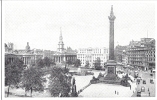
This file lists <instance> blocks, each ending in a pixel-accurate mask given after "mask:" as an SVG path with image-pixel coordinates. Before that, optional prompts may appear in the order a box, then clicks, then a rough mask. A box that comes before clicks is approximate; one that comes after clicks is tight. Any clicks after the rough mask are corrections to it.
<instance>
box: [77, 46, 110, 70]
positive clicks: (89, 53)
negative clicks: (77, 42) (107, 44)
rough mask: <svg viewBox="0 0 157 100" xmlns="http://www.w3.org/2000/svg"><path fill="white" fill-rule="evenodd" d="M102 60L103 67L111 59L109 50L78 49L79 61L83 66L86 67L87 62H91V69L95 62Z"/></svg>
mask: <svg viewBox="0 0 157 100" xmlns="http://www.w3.org/2000/svg"><path fill="white" fill-rule="evenodd" d="M98 57H99V58H100V60H101V66H104V63H105V62H107V60H108V59H109V52H108V49H107V48H80V49H78V53H77V59H80V61H81V66H85V65H86V61H89V64H90V67H93V66H94V62H95V60H96V59H97V58H98Z"/></svg>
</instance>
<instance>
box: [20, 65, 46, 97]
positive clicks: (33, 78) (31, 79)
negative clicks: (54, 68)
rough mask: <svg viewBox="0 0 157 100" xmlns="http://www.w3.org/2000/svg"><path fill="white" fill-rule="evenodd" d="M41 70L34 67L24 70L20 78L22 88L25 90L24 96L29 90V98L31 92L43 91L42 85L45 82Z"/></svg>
mask: <svg viewBox="0 0 157 100" xmlns="http://www.w3.org/2000/svg"><path fill="white" fill-rule="evenodd" d="M41 71H42V70H40V69H38V68H36V67H32V66H31V67H29V68H28V69H26V70H24V73H23V76H22V79H21V80H22V87H23V88H25V95H26V91H29V90H31V96H32V92H33V90H34V91H43V90H44V86H43V83H44V82H45V81H46V80H45V79H44V78H42V77H43V73H42V72H41Z"/></svg>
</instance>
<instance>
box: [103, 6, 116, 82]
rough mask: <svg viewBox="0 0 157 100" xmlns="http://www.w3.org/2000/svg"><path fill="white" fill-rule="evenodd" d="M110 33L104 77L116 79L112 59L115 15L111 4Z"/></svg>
mask: <svg viewBox="0 0 157 100" xmlns="http://www.w3.org/2000/svg"><path fill="white" fill-rule="evenodd" d="M108 18H109V21H110V33H109V60H108V61H107V75H106V77H105V79H107V80H112V79H116V62H115V61H114V20H115V19H116V17H115V16H114V13H113V6H111V12H110V16H108Z"/></svg>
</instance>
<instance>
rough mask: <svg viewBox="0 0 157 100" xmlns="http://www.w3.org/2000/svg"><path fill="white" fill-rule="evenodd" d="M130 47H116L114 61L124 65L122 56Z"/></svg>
mask: <svg viewBox="0 0 157 100" xmlns="http://www.w3.org/2000/svg"><path fill="white" fill-rule="evenodd" d="M127 47H128V46H120V45H117V46H116V47H115V50H114V57H115V58H114V59H115V61H116V62H119V63H122V59H123V58H122V54H123V51H124V50H126V49H127Z"/></svg>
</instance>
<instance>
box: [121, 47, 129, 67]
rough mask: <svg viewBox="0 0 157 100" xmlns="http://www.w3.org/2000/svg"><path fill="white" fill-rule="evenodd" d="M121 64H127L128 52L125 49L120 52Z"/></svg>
mask: <svg viewBox="0 0 157 100" xmlns="http://www.w3.org/2000/svg"><path fill="white" fill-rule="evenodd" d="M122 65H124V66H127V65H128V54H127V52H126V51H125V50H123V53H122Z"/></svg>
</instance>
